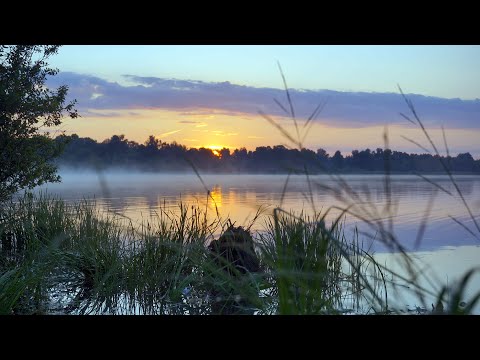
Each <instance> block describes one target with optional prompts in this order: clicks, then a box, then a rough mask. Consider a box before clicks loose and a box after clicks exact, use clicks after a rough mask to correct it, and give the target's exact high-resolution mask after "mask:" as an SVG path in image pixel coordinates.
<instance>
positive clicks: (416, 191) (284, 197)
mask: <svg viewBox="0 0 480 360" xmlns="http://www.w3.org/2000/svg"><path fill="white" fill-rule="evenodd" d="M61 176H62V183H58V184H48V185H47V186H43V187H41V188H39V189H38V191H45V190H47V191H48V192H49V193H51V194H56V195H58V196H59V197H61V198H63V199H65V200H67V201H77V200H81V199H96V203H97V206H99V207H100V208H102V209H107V210H109V211H114V212H116V213H119V214H122V215H124V216H127V217H129V218H131V219H133V220H134V221H140V220H141V219H142V218H143V219H145V218H147V217H149V216H152V215H155V214H156V213H157V212H159V211H161V210H162V209H167V210H169V211H178V204H179V203H180V201H181V202H183V203H186V204H188V205H198V206H201V207H202V208H204V209H208V214H209V216H210V217H211V218H214V217H215V216H216V210H215V205H216V208H217V209H218V213H219V214H220V216H221V217H222V218H227V217H230V218H231V219H232V221H236V223H237V225H249V224H250V221H251V220H252V218H253V217H254V215H255V213H256V212H257V210H258V209H259V208H260V207H261V208H262V209H263V213H264V215H263V216H262V217H260V218H259V219H258V220H257V221H256V222H255V223H254V225H253V226H252V229H254V230H259V231H261V230H262V229H263V228H264V224H265V221H266V219H267V217H268V216H269V215H271V213H272V210H273V209H274V208H275V207H277V206H281V207H282V208H283V209H285V210H288V211H294V212H296V213H299V212H300V211H302V210H303V211H305V212H307V213H313V211H314V210H315V211H317V212H318V211H326V210H327V209H329V208H330V207H331V206H338V207H340V208H345V207H348V206H352V207H351V208H350V210H351V211H352V212H353V213H354V214H356V215H359V216H360V217H366V218H367V219H368V220H371V221H375V222H382V224H384V225H385V226H386V227H387V228H388V226H389V224H390V222H391V224H392V226H393V232H394V234H395V235H396V236H397V238H398V239H399V241H400V242H401V244H402V245H403V246H404V247H405V248H406V249H407V250H408V251H410V252H412V253H414V257H415V258H416V259H417V261H418V262H419V263H421V264H425V267H424V268H425V271H427V272H432V274H433V273H434V274H435V276H436V277H437V278H438V279H439V280H440V281H443V282H444V283H450V284H451V283H453V282H454V281H455V279H456V278H458V276H460V275H461V274H462V273H463V272H464V271H465V270H466V269H469V268H471V267H473V266H477V265H480V241H479V239H477V238H476V237H475V236H474V235H472V234H471V233H469V232H468V231H467V230H466V229H465V228H464V227H463V226H461V225H459V224H458V223H457V222H456V221H455V220H453V219H456V220H458V221H459V222H461V223H463V224H464V225H466V226H467V227H468V228H469V229H471V230H472V231H473V233H474V234H476V235H477V236H480V233H479V231H478V230H477V229H476V227H475V225H474V223H473V220H472V219H471V217H470V215H469V214H468V212H467V210H466V208H465V205H464V204H463V202H462V200H461V199H460V197H459V196H458V193H457V192H456V189H455V187H454V185H453V184H452V183H451V182H450V180H449V179H448V178H447V177H446V176H429V177H428V178H429V179H431V180H432V181H433V182H435V183H437V184H438V185H439V186H434V185H432V184H430V183H428V182H426V181H424V180H422V179H420V178H419V177H417V176H413V175H395V176H392V178H391V183H390V185H388V186H387V184H386V183H385V179H384V177H383V176H382V175H348V176H343V177H342V178H343V179H344V180H345V182H346V183H345V184H343V185H342V184H340V183H339V182H338V181H335V180H333V179H331V178H330V177H328V176H324V175H321V176H311V177H310V186H309V184H308V182H307V180H306V177H305V176H291V177H290V178H289V181H288V184H287V186H286V190H285V191H284V188H285V183H286V179H287V176H285V175H204V176H203V180H204V182H205V185H206V187H207V188H208V189H209V190H210V194H211V197H212V198H213V200H214V201H212V198H210V199H209V200H208V201H207V192H206V190H205V188H204V186H203V185H202V184H201V182H200V181H199V179H198V178H197V177H196V176H195V175H192V174H181V175H179V174H175V175H172V174H138V173H121V172H116V173H114V172H112V173H105V174H97V173H70V172H64V173H61ZM455 179H456V180H457V184H458V186H459V188H460V190H461V192H462V194H463V196H464V198H465V200H466V202H467V204H468V205H469V206H470V208H471V211H472V213H473V215H474V217H475V218H476V219H477V222H479V223H480V216H479V215H480V176H473V175H472V176H470V175H462V176H456V177H455ZM440 187H441V189H440ZM309 189H311V191H310V190H309ZM388 189H390V190H388ZM312 200H313V206H312ZM340 211H341V210H339V209H332V210H331V211H330V213H329V216H328V217H327V223H328V222H329V221H333V220H334V219H335V218H336V216H338V215H339V214H340ZM422 223H424V224H426V226H422V225H421V224H422ZM345 224H346V228H347V229H348V230H347V232H348V233H349V234H351V231H352V230H353V229H354V228H355V226H356V227H357V228H358V230H359V232H360V236H359V237H360V240H363V241H364V242H365V243H367V244H370V243H371V245H372V250H373V251H374V252H375V253H376V257H377V259H379V260H381V261H382V263H386V264H387V265H388V266H395V255H394V254H389V249H388V248H386V247H385V246H383V245H382V244H381V243H379V241H378V240H372V238H374V237H375V234H374V233H373V232H372V229H371V228H369V227H368V226H367V225H366V224H365V222H364V221H362V220H360V219H359V218H358V217H356V216H354V215H347V216H346V217H345ZM422 228H423V230H422ZM367 233H368V235H367ZM419 233H420V234H422V236H419ZM377 238H378V236H377ZM417 240H418V241H417ZM479 290H480V276H476V277H474V278H473V279H472V282H471V286H470V287H469V292H468V293H469V294H473V293H474V292H475V291H479ZM469 294H467V295H469ZM477 311H478V310H477Z"/></svg>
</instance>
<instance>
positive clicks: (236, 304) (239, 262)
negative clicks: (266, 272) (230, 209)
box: [208, 225, 260, 314]
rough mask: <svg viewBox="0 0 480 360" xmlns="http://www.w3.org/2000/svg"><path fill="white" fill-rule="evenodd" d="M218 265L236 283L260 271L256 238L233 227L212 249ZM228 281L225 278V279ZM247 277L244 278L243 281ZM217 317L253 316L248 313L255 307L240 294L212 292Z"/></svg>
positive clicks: (209, 247)
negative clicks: (231, 315) (232, 315)
mask: <svg viewBox="0 0 480 360" xmlns="http://www.w3.org/2000/svg"><path fill="white" fill-rule="evenodd" d="M208 249H209V250H210V252H211V255H212V257H213V261H214V263H215V264H216V265H217V266H218V267H220V268H221V269H222V271H224V272H225V275H227V278H230V280H231V281H232V283H235V282H239V281H242V280H244V279H245V277H247V276H248V273H255V272H259V271H260V261H259V259H258V257H257V255H256V254H255V249H254V243H253V238H252V235H251V234H250V232H249V231H248V230H245V229H244V228H243V227H241V226H239V227H234V226H233V225H230V226H229V227H228V229H227V230H226V231H225V232H224V233H223V234H222V235H221V236H220V238H219V239H218V240H214V241H212V242H211V243H210V245H209V246H208ZM222 278H223V279H225V276H223V277H222ZM242 278H243V279H242ZM212 295H213V297H214V301H213V304H212V311H213V313H215V314H249V313H251V312H250V311H245V309H246V308H249V307H251V304H250V303H249V302H248V301H246V300H245V299H242V297H241V296H240V295H239V294H232V293H228V292H226V291H225V290H223V289H214V290H213V291H212Z"/></svg>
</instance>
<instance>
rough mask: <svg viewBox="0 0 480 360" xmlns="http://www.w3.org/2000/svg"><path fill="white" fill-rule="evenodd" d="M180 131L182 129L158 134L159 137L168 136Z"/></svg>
mask: <svg viewBox="0 0 480 360" xmlns="http://www.w3.org/2000/svg"><path fill="white" fill-rule="evenodd" d="M179 131H182V129H180V130H173V131H169V132H166V133H163V134H160V135H158V137H167V136H170V135H172V134H176V133H178V132H179Z"/></svg>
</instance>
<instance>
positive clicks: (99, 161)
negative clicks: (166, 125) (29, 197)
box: [56, 134, 480, 174]
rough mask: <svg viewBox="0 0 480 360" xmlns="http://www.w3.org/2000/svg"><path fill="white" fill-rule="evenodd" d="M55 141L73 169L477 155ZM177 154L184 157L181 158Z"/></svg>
mask: <svg viewBox="0 0 480 360" xmlns="http://www.w3.org/2000/svg"><path fill="white" fill-rule="evenodd" d="M56 140H57V142H58V143H65V142H68V145H67V147H66V148H65V151H64V153H63V154H62V155H61V156H60V158H59V162H58V163H59V165H61V166H67V167H73V168H93V169H95V168H97V167H99V166H100V167H112V168H114V167H128V168H135V169H138V170H143V171H183V170H190V165H189V163H194V164H195V166H196V167H197V168H198V169H199V170H201V171H204V172H205V171H207V172H234V173H240V172H247V173H288V172H289V171H292V172H298V173H304V169H305V167H307V168H308V170H309V172H310V173H311V174H314V173H322V172H325V171H327V172H328V171H336V172H345V173H348V172H371V171H374V172H379V173H383V171H384V165H385V158H389V161H390V167H391V171H392V172H397V173H413V172H423V173H432V172H433V173H435V172H436V173H443V170H444V169H443V167H442V164H441V160H443V161H444V162H445V163H447V164H449V166H450V168H451V170H452V171H454V172H468V173H480V160H474V159H473V157H472V156H471V155H470V154H469V153H465V154H458V155H457V156H455V157H452V156H448V157H439V156H437V155H431V154H428V153H426V154H407V153H405V152H400V151H392V150H390V149H386V150H384V149H382V148H378V149H376V150H374V151H371V150H370V149H365V150H361V151H359V150H353V151H352V154H351V155H347V156H343V155H342V154H341V152H340V151H336V152H335V154H334V155H333V156H330V155H329V154H328V153H327V152H326V151H325V150H324V149H321V148H320V149H318V150H317V152H316V153H315V152H314V151H312V150H309V149H305V148H302V149H289V148H287V147H285V146H283V145H276V146H273V147H272V146H259V147H257V148H256V149H255V150H254V151H247V150H246V149H245V148H241V149H235V150H233V151H230V149H227V148H224V149H222V150H219V154H220V156H215V155H214V153H213V151H212V150H211V149H207V148H199V149H197V148H190V149H187V148H186V147H185V146H184V145H180V144H177V143H175V142H173V143H170V144H169V143H166V142H162V141H161V140H159V139H156V138H155V137H154V136H153V135H150V136H149V138H148V139H147V140H146V141H145V143H144V144H138V143H136V142H135V141H130V140H128V139H127V138H126V137H125V136H124V135H120V136H117V135H113V136H112V137H111V138H110V139H106V140H104V141H102V142H97V141H95V140H93V139H90V138H81V137H79V136H78V135H76V134H73V135H71V136H65V135H62V136H59V137H57V139H56ZM182 159H188V162H187V161H183V160H182Z"/></svg>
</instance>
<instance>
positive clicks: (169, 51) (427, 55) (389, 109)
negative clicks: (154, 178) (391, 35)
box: [49, 45, 480, 158]
mask: <svg viewBox="0 0 480 360" xmlns="http://www.w3.org/2000/svg"><path fill="white" fill-rule="evenodd" d="M277 61H278V62H280V64H281V66H282V68H283V71H284V73H285V76H286V80H287V84H288V87H289V89H290V90H291V96H292V101H293V104H294V107H295V114H296V116H297V118H298V119H299V131H300V136H301V137H303V134H304V132H306V128H304V127H303V124H304V123H305V120H306V119H307V118H308V117H309V116H310V114H311V113H312V112H313V111H314V110H315V108H316V107H317V106H318V105H319V104H324V103H325V106H324V107H323V110H322V112H321V113H320V114H319V116H318V117H317V118H316V119H315V121H314V124H313V126H312V127H311V128H310V129H309V131H308V134H307V135H306V136H305V141H304V146H305V147H307V148H311V149H314V150H316V149H318V148H320V147H322V148H324V149H326V150H327V151H328V152H329V153H330V154H331V155H333V152H334V151H335V150H341V151H342V153H349V152H350V151H351V150H353V149H364V148H367V147H369V148H371V149H375V148H377V147H382V146H383V137H382V136H383V132H384V129H385V126H386V125H388V133H389V138H390V147H391V148H393V149H394V150H401V151H407V152H423V150H421V149H419V148H418V147H417V146H416V145H414V144H412V143H411V142H409V141H408V140H406V139H405V137H407V138H410V139H412V140H414V141H416V142H418V143H421V144H423V145H425V146H426V145H427V142H426V141H425V139H424V137H423V135H422V133H421V131H420V130H418V129H416V128H415V127H414V126H412V125H411V124H410V123H409V122H408V121H407V120H405V119H404V118H402V117H401V116H400V115H399V113H400V112H403V113H405V114H408V108H407V106H406V104H405V102H404V101H403V100H402V98H401V96H400V95H399V91H398V88H397V84H399V85H400V86H401V87H402V89H403V90H404V92H405V93H407V94H412V95H410V98H411V100H412V101H413V103H414V105H415V106H416V109H417V112H418V114H419V116H420V117H421V119H422V120H424V122H425V124H426V126H427V128H429V129H431V134H432V136H433V138H434V139H435V140H436V141H437V142H438V144H440V145H442V148H444V146H443V137H442V132H441V126H444V128H445V130H446V135H447V142H448V145H449V147H450V152H451V153H453V154H457V153H459V152H466V151H469V152H470V153H471V154H472V155H473V156H474V157H475V158H480V142H479V141H478V140H479V139H480V100H479V99H480V67H479V66H478V64H480V46H420V45H417V46H263V45H262V46H260V45H256V46H239V45H235V46H219V45H218V46H202V45H196V46H185V45H179V46H103V45H102V46H100V45H97V46H78V45H71V46H64V47H62V48H61V49H60V51H59V53H58V54H57V55H56V56H54V57H52V59H51V62H50V64H51V65H52V66H54V67H57V68H58V69H59V70H60V73H59V74H58V75H57V76H55V77H54V78H52V79H50V81H49V85H51V86H58V85H60V84H67V85H68V86H69V88H70V92H69V94H70V97H71V98H76V99H77V100H78V106H77V108H78V110H79V113H80V114H81V116H82V117H81V118H79V119H75V120H66V121H65V122H64V124H63V127H62V128H63V129H64V130H66V132H67V133H68V134H71V133H77V134H78V135H79V136H88V137H91V138H94V139H96V140H104V139H105V138H109V137H111V136H112V135H114V134H116V135H120V134H125V136H126V137H127V138H128V139H130V140H135V141H137V142H144V141H145V139H146V138H147V137H148V135H155V136H156V137H158V138H160V139H161V140H162V141H166V142H172V141H177V142H179V143H182V144H185V145H186V146H188V147H200V146H205V147H223V146H225V147H229V148H231V149H232V150H233V149H234V148H239V147H246V148H247V149H250V150H253V149H255V147H257V146H261V145H277V144H286V145H289V144H290V143H289V141H288V139H286V138H285V137H284V136H283V135H282V134H281V133H280V131H278V130H277V129H276V128H274V127H273V126H272V125H271V124H270V123H269V122H268V121H267V120H265V119H264V118H263V117H261V116H260V115H259V113H258V111H262V112H264V113H266V114H268V115H269V116H271V117H272V118H273V119H274V120H275V121H277V122H278V123H279V124H281V125H282V126H283V127H285V128H286V129H287V130H288V131H289V132H291V133H292V134H293V135H294V136H296V130H295V128H294V126H293V122H292V120H291V119H289V118H288V117H287V116H286V115H285V113H284V112H283V110H282V109H281V108H280V106H278V105H277V104H276V103H275V100H274V99H276V100H278V102H280V103H281V104H283V106H284V107H286V108H287V109H288V108H289V107H288V102H287V98H286V94H285V92H284V90H283V82H282V77H281V75H280V72H279V69H278V66H277Z"/></svg>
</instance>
